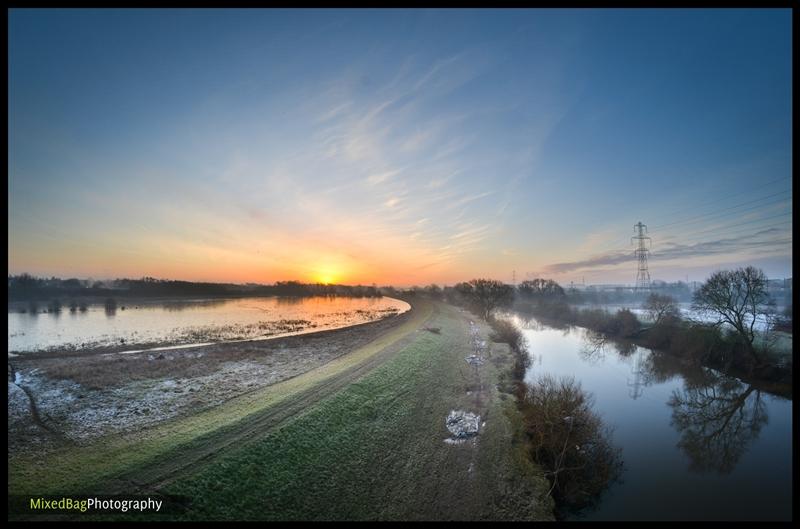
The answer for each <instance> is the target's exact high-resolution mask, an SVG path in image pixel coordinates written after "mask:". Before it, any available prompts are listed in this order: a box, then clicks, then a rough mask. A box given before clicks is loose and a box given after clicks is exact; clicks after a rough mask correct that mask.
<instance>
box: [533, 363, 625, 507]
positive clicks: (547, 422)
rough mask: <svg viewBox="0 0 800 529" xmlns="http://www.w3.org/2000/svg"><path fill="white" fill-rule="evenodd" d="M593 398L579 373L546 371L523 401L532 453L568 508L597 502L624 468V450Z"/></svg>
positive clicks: (556, 494) (556, 493) (559, 501)
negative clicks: (575, 375)
mask: <svg viewBox="0 0 800 529" xmlns="http://www.w3.org/2000/svg"><path fill="white" fill-rule="evenodd" d="M592 401H593V399H592V396H591V395H590V394H588V393H586V392H584V391H583V389H582V388H581V385H580V383H578V382H576V381H575V379H574V378H572V377H565V378H561V379H559V380H556V379H555V378H553V377H551V376H549V375H545V376H542V377H540V378H539V379H538V380H537V381H536V382H535V383H534V384H532V385H530V386H529V387H528V388H527V391H526V393H525V395H524V398H523V399H522V402H521V403H520V409H521V412H522V415H523V420H524V425H525V432H526V434H527V438H528V440H529V442H530V453H531V456H532V458H533V459H534V460H535V461H536V462H537V463H538V464H539V465H540V466H542V467H543V468H544V469H545V470H546V472H547V475H548V477H549V478H550V480H551V483H552V489H551V491H552V492H553V493H554V495H555V497H556V498H557V500H558V503H559V506H560V508H561V509H564V510H570V511H576V510H581V509H584V508H587V507H590V506H591V505H593V504H594V503H595V502H596V501H597V499H598V498H599V496H600V494H601V493H602V492H603V491H604V490H605V489H606V488H607V487H608V486H609V485H610V484H611V483H612V482H613V481H615V480H616V479H618V478H619V476H620V473H621V470H622V459H621V455H620V454H621V451H620V449H618V448H615V447H614V446H613V445H612V443H611V431H610V430H609V429H608V428H607V427H606V426H604V425H603V422H602V420H601V419H600V417H599V415H597V414H596V413H595V412H594V411H593V410H592ZM562 514H563V513H562Z"/></svg>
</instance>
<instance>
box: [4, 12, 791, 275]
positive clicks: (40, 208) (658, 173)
mask: <svg viewBox="0 0 800 529" xmlns="http://www.w3.org/2000/svg"><path fill="white" fill-rule="evenodd" d="M791 73H792V70H791V11H790V10H775V9H771V10H738V9H737V10H654V9H648V10H583V9H572V10H539V9H528V10H196V11H185V10H12V11H11V12H10V16H9V116H10V120H9V272H10V273H18V272H23V271H28V272H32V273H37V274H46V275H51V274H52V275H57V276H80V277H85V276H93V277H117V276H133V277H137V276H143V275H150V276H157V277H175V278H185V279H205V280H230V281H261V282H269V281H274V280H279V279H288V278H299V279H319V278H322V277H326V278H329V279H331V280H337V281H342V282H365V283H371V282H373V281H374V282H377V283H380V284H385V283H394V284H415V283H416V284H424V283H429V282H437V283H449V284H452V283H453V282H455V281H459V280H463V279H469V278H471V277H475V276H488V277H495V278H497V279H503V280H506V281H510V280H511V271H512V270H516V273H517V278H518V279H524V277H525V276H526V275H527V274H532V275H544V276H547V277H552V278H554V279H556V280H558V281H560V282H569V281H571V280H575V281H579V280H581V279H582V278H586V281H587V282H629V283H630V282H633V281H634V279H635V274H636V265H635V262H634V261H633V254H632V247H631V244H630V239H629V238H630V236H631V235H633V228H632V226H633V224H634V223H635V222H637V221H639V220H641V221H642V222H644V223H645V224H647V225H648V226H649V227H650V236H651V237H652V239H653V241H652V242H653V247H652V251H653V253H652V256H651V274H652V276H653V277H654V278H661V279H666V280H675V279H685V277H686V276H687V275H688V276H690V279H702V278H704V277H705V276H706V275H707V274H708V273H709V272H710V271H712V270H715V269H718V268H725V267H732V266H740V265H743V264H755V265H758V266H762V267H763V268H764V269H765V271H766V272H767V274H768V275H770V276H771V277H784V276H789V275H791V260H792V249H791V223H790V220H791V210H792V206H791V161H792V158H791V156H792V154H791V91H792V86H791Z"/></svg>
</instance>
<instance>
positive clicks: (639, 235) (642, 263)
mask: <svg viewBox="0 0 800 529" xmlns="http://www.w3.org/2000/svg"><path fill="white" fill-rule="evenodd" d="M633 231H634V233H636V236H634V237H631V244H633V241H634V240H636V241H637V246H636V249H635V250H634V251H633V253H634V254H635V255H636V259H637V260H638V261H639V269H638V271H637V272H636V290H637V291H638V290H649V289H650V271H649V270H648V269H647V253H648V252H649V251H650V250H649V249H648V245H649V246H652V239H650V237H647V236H646V235H645V233H647V226H646V225H645V224H642V221H639V222H638V223H636V224H634V225H633Z"/></svg>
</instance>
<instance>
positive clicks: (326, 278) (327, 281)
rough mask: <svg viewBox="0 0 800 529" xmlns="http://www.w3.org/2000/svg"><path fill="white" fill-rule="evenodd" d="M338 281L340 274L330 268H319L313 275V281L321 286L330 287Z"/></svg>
mask: <svg viewBox="0 0 800 529" xmlns="http://www.w3.org/2000/svg"><path fill="white" fill-rule="evenodd" d="M339 280H340V274H339V272H338V270H336V269H334V268H333V267H330V266H326V267H322V268H319V269H317V271H316V272H315V274H314V281H316V282H317V283H322V284H323V285H331V284H334V283H336V282H338V281H339Z"/></svg>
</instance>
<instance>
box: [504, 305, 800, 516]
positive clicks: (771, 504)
mask: <svg viewBox="0 0 800 529" xmlns="http://www.w3.org/2000/svg"><path fill="white" fill-rule="evenodd" d="M511 319H512V320H513V321H514V322H515V323H516V324H517V325H518V326H519V327H520V328H521V329H522V330H523V332H524V334H525V337H526V338H527V340H528V344H529V352H530V354H531V355H532V359H533V362H532V365H531V367H530V369H529V370H528V372H527V374H526V381H529V382H532V381H534V380H535V379H536V378H537V377H538V376H539V375H543V374H551V375H555V376H573V377H575V379H576V380H577V381H579V382H580V383H581V385H582V387H583V388H584V389H585V390H587V391H588V392H590V393H592V394H593V395H594V409H595V411H597V412H598V413H599V414H600V415H601V417H602V419H603V420H604V422H605V423H606V424H607V425H609V426H611V427H612V428H613V429H614V433H613V440H614V444H615V445H616V446H618V447H621V448H622V459H623V461H624V465H625V470H624V472H623V475H622V481H621V482H620V483H616V484H613V485H611V487H609V489H608V490H607V491H606V492H605V494H604V495H603V496H602V498H601V500H600V502H599V504H598V506H597V507H596V509H595V510H593V511H591V512H586V513H580V514H575V515H573V516H572V518H573V519H581V520H584V519H585V520H687V519H692V520H771V519H775V520H791V518H792V402H791V401H790V400H786V399H783V398H780V397H777V396H774V395H771V394H769V393H765V392H763V391H759V390H756V389H755V388H753V387H751V386H749V385H748V384H746V383H744V382H742V381H740V380H738V379H736V378H733V377H728V376H724V375H722V374H720V373H718V372H716V371H713V370H710V369H704V368H699V367H698V368H687V367H685V366H682V365H680V364H679V363H677V362H676V361H675V360H674V358H672V357H669V356H667V355H664V354H662V353H658V352H653V351H650V350H648V349H644V348H642V347H637V346H625V345H615V344H612V343H602V342H601V341H598V340H597V339H596V338H595V339H592V337H593V336H596V335H593V334H592V333H590V332H589V331H587V330H585V329H582V328H579V327H570V328H567V329H565V330H559V329H554V328H551V327H546V326H543V325H541V324H539V322H537V321H536V320H535V319H527V318H523V317H520V316H519V315H513V316H511Z"/></svg>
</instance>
